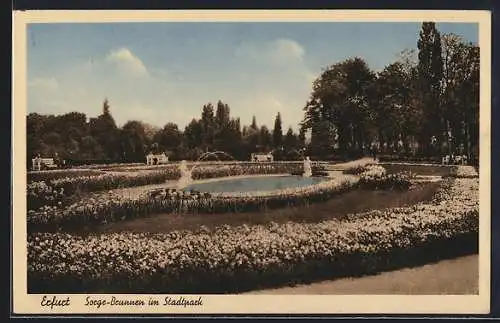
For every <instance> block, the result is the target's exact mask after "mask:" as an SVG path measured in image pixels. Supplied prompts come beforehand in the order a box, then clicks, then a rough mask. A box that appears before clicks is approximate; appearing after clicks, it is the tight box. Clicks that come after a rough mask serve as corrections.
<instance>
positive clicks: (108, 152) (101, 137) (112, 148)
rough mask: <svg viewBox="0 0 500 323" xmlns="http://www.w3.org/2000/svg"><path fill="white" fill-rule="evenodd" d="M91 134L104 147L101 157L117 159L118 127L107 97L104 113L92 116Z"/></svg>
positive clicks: (104, 103)
mask: <svg viewBox="0 0 500 323" xmlns="http://www.w3.org/2000/svg"><path fill="white" fill-rule="evenodd" d="M89 127H90V135H91V136H92V137H93V138H94V139H95V141H96V142H97V144H98V145H99V146H101V148H102V156H100V158H106V159H116V158H118V156H119V151H118V149H117V147H118V145H117V143H118V141H119V138H118V127H117V126H116V123H115V120H114V118H113V116H112V115H111V111H110V105H109V101H108V99H105V100H104V102H103V106H102V114H101V115H99V116H98V117H97V118H91V119H90V122H89Z"/></svg>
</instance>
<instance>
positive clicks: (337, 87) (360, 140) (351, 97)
mask: <svg viewBox="0 0 500 323" xmlns="http://www.w3.org/2000/svg"><path fill="white" fill-rule="evenodd" d="M374 78H375V74H374V73H373V72H372V71H371V70H370V69H369V68H368V65H367V64H366V62H365V61H364V60H363V59H361V58H359V57H355V58H350V59H347V60H345V61H342V62H340V63H337V64H334V65H332V66H330V67H328V68H327V69H326V70H324V71H323V73H322V74H321V75H320V76H319V77H318V78H317V79H316V80H315V81H314V82H313V91H312V93H311V96H310V98H309V100H308V101H307V103H306V105H305V107H304V111H305V113H304V120H303V121H302V128H303V131H305V130H308V129H311V130H312V133H311V144H314V145H319V146H317V147H316V148H317V149H316V152H317V153H321V154H326V153H328V151H329V150H331V149H332V147H333V146H334V144H335V141H338V144H339V147H340V149H341V150H343V151H346V150H362V149H363V148H364V147H365V144H366V143H368V142H370V140H371V138H370V127H371V126H372V123H373V115H372V111H371V109H370V107H369V106H368V101H369V100H368V89H369V88H370V86H371V83H372V82H373V81H374ZM320 132H325V133H324V134H322V133H320ZM319 138H321V140H328V141H327V142H321V143H320V142H319V141H318V140H319ZM320 146H324V147H323V148H327V147H328V149H327V150H321V149H319V148H318V147H320Z"/></svg>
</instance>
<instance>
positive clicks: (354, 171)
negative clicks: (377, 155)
mask: <svg viewBox="0 0 500 323" xmlns="http://www.w3.org/2000/svg"><path fill="white" fill-rule="evenodd" d="M376 164H377V162H376V161H375V160H374V159H371V158H362V159H359V160H355V161H351V162H348V163H345V164H343V167H344V170H343V173H344V174H348V175H360V174H361V173H363V172H365V171H366V170H367V168H368V166H371V165H376Z"/></svg>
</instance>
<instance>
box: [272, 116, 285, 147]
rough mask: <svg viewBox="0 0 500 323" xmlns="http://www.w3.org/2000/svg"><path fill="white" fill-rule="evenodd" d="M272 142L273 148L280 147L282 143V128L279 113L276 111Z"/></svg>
mask: <svg viewBox="0 0 500 323" xmlns="http://www.w3.org/2000/svg"><path fill="white" fill-rule="evenodd" d="M273 144H274V147H275V148H281V147H282V145H283V129H282V124H281V114H280V113H279V112H278V114H277V115H276V119H274V128H273Z"/></svg>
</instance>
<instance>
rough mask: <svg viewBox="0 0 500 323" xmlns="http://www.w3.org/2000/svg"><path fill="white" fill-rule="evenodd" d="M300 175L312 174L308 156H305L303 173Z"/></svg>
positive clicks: (307, 175)
mask: <svg viewBox="0 0 500 323" xmlns="http://www.w3.org/2000/svg"><path fill="white" fill-rule="evenodd" d="M302 176H304V177H311V176H312V169H311V160H310V159H309V156H308V157H306V159H304V174H303V175H302Z"/></svg>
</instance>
